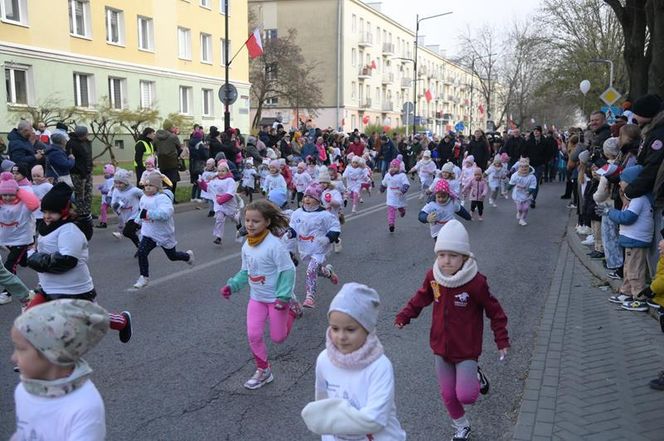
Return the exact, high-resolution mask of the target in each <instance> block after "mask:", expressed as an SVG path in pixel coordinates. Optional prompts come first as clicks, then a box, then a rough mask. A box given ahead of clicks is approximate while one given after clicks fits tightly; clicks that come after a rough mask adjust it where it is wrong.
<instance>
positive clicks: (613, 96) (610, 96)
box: [599, 86, 622, 106]
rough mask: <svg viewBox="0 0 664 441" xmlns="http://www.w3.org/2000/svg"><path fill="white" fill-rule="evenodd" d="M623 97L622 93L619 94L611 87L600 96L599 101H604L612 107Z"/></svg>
mask: <svg viewBox="0 0 664 441" xmlns="http://www.w3.org/2000/svg"><path fill="white" fill-rule="evenodd" d="M621 96H622V95H621V94H620V92H618V91H617V90H616V89H614V88H613V87H611V86H609V88H608V89H606V90H605V91H604V92H602V94H601V95H600V96H599V99H601V100H602V101H604V102H605V103H606V105H607V106H610V105H612V104H613V103H615V102H616V101H618V100H619V99H620V97H621Z"/></svg>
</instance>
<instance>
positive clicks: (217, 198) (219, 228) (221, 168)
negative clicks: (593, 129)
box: [199, 159, 240, 245]
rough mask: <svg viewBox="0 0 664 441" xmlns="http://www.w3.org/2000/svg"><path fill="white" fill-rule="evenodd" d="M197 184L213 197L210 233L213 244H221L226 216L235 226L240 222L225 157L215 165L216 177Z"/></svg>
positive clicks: (233, 183) (234, 186) (231, 176)
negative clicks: (212, 222) (212, 225)
mask: <svg viewBox="0 0 664 441" xmlns="http://www.w3.org/2000/svg"><path fill="white" fill-rule="evenodd" d="M199 185H200V187H201V189H203V190H206V191H207V192H208V194H209V195H210V196H211V197H212V198H213V201H214V228H213V229H212V235H213V236H214V244H215V245H221V241H222V238H223V236H224V223H225V222H226V218H227V217H230V218H231V219H233V221H234V222H235V224H236V226H237V225H239V223H240V220H239V211H238V206H237V201H236V199H235V189H236V184H235V180H234V179H233V174H232V173H231V171H230V168H229V166H228V162H226V160H225V159H222V160H220V161H219V164H218V165H217V177H216V178H215V179H212V180H211V181H209V182H205V181H201V182H200V183H199Z"/></svg>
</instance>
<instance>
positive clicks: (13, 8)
mask: <svg viewBox="0 0 664 441" xmlns="http://www.w3.org/2000/svg"><path fill="white" fill-rule="evenodd" d="M0 13H1V14H2V20H3V21H9V22H14V23H20V24H23V25H27V24H28V5H27V0H1V1H0Z"/></svg>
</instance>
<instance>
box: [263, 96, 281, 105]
mask: <svg viewBox="0 0 664 441" xmlns="http://www.w3.org/2000/svg"><path fill="white" fill-rule="evenodd" d="M278 104H279V98H278V97H276V96H271V97H268V98H265V105H267V106H276V105H278Z"/></svg>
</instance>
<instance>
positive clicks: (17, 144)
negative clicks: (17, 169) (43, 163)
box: [7, 120, 46, 169]
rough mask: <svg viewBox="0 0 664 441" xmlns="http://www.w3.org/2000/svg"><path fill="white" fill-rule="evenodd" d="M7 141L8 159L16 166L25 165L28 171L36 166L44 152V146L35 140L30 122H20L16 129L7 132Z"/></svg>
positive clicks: (35, 136)
mask: <svg viewBox="0 0 664 441" xmlns="http://www.w3.org/2000/svg"><path fill="white" fill-rule="evenodd" d="M7 140H8V141H9V145H8V146H7V148H8V153H9V159H11V160H12V161H14V162H15V163H16V164H20V163H23V164H26V165H27V166H28V167H29V168H30V169H32V167H34V166H35V165H37V162H38V161H40V160H41V159H42V157H43V152H44V151H45V150H46V146H45V145H44V144H42V143H41V142H40V141H39V140H38V139H37V135H35V132H34V131H33V130H32V125H31V124H30V121H26V120H21V121H20V122H19V123H18V125H17V126H16V128H15V129H12V131H11V132H9V135H7Z"/></svg>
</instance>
